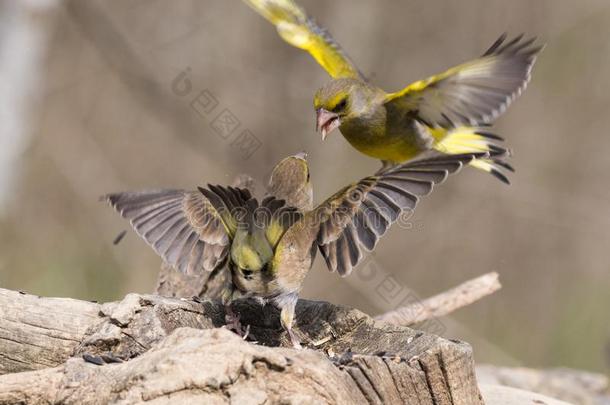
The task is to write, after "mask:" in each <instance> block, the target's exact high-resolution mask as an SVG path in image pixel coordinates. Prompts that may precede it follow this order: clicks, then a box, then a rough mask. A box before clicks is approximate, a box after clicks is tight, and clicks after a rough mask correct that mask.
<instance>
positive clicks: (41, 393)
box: [0, 290, 482, 404]
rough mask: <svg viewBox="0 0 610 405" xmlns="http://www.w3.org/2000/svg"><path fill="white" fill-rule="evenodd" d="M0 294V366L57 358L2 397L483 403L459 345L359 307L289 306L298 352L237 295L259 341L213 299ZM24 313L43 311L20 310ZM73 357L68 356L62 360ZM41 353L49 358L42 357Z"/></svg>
mask: <svg viewBox="0 0 610 405" xmlns="http://www.w3.org/2000/svg"><path fill="white" fill-rule="evenodd" d="M0 291H2V294H0V296H2V297H7V298H10V299H9V300H8V301H12V304H11V307H10V308H11V310H10V312H7V311H6V309H4V312H3V313H2V316H0V330H2V331H3V336H5V338H4V339H2V340H0V362H1V363H2V366H1V367H2V370H4V372H5V373H6V372H12V373H15V372H17V371H24V370H32V369H39V368H42V367H45V366H50V365H60V364H61V363H63V362H65V361H66V360H67V363H66V364H64V365H61V366H59V367H56V368H51V369H45V370H38V371H32V372H27V373H17V374H8V375H4V376H0V403H15V402H19V401H24V403H50V402H53V401H59V402H62V401H63V402H65V403H87V402H89V403H105V402H108V401H119V400H122V401H124V403H135V402H138V401H143V400H145V399H147V400H153V399H154V400H156V401H158V402H159V403H163V402H166V401H172V400H173V401H182V400H186V399H187V398H190V399H192V400H196V401H207V400H208V399H209V400H210V401H212V400H216V399H217V400H218V401H220V402H222V401H226V400H227V398H228V397H227V393H230V394H229V396H230V398H239V397H240V395H245V396H250V395H251V396H252V398H257V397H260V398H263V397H264V396H265V395H266V398H269V400H270V402H272V403H273V402H276V399H277V398H291V400H292V401H293V402H295V401H296V399H297V398H302V399H303V401H304V402H303V401H302V403H311V401H310V399H312V398H313V399H315V400H316V401H318V402H320V403H327V402H335V400H336V402H338V403H413V404H479V403H482V400H481V398H480V394H479V391H478V388H477V385H476V380H475V375H474V364H473V360H472V350H471V348H470V346H469V345H468V344H466V343H462V342H458V341H449V340H446V339H443V338H440V337H437V336H433V335H428V334H425V333H423V332H418V331H415V330H412V329H409V328H406V327H400V326H393V325H389V324H384V323H380V322H376V321H374V320H373V319H372V318H370V317H369V316H367V315H365V314H363V313H362V312H360V311H357V310H354V309H349V308H345V307H339V306H334V305H331V304H328V303H324V302H314V301H305V300H301V301H299V304H298V305H297V325H296V332H297V333H298V334H299V335H300V337H301V339H302V341H303V343H304V345H305V346H306V347H308V348H310V349H309V350H308V349H305V350H302V351H296V350H294V349H291V348H288V347H290V342H289V340H288V338H287V336H286V334H285V332H284V330H283V328H281V327H280V324H279V319H278V318H279V314H278V311H277V310H276V309H274V308H272V307H270V306H266V307H261V306H260V305H258V304H257V303H256V302H254V301H241V302H235V303H234V306H233V308H234V310H235V311H236V312H237V313H239V314H240V315H241V322H242V324H244V325H250V338H253V339H256V341H257V344H253V343H251V342H245V341H243V340H242V339H240V338H239V337H238V336H236V335H234V334H232V333H231V332H229V331H222V330H218V328H219V327H220V326H222V325H223V323H224V309H223V307H222V305H220V304H219V303H217V302H213V301H202V302H198V300H185V299H175V298H164V297H159V296H154V295H136V294H129V295H128V296H127V297H125V299H123V300H122V301H120V302H114V303H108V304H103V305H98V304H93V303H82V302H80V301H75V300H59V301H58V302H60V303H61V310H60V311H55V309H54V303H55V302H57V300H56V299H50V298H39V297H35V296H31V295H24V294H19V293H12V292H8V291H6V290H0ZM71 302H72V303H74V305H70V303H71ZM24 303H25V304H27V305H23V304H24ZM14 312H20V315H19V316H16V315H15V314H14ZM30 312H32V313H34V314H37V313H45V314H46V315H45V317H44V319H41V318H36V317H30V316H29V313H30ZM81 312H83V313H81ZM9 319H12V321H8V320H9ZM74 319H79V320H80V321H79V322H80V328H79V329H78V330H75V331H73V333H72V334H71V335H70V340H69V342H70V343H69V344H66V345H64V346H63V351H62V352H61V353H62V355H58V354H57V351H54V350H53V349H52V348H51V346H53V345H52V344H48V345H45V344H40V345H37V346H32V345H31V344H30V343H29V342H31V341H32V339H34V338H38V339H43V337H41V336H40V333H39V332H38V329H39V328H43V329H44V328H45V325H46V326H49V324H55V325H65V324H68V323H70V322H72V320H74ZM21 321H23V322H22V323H23V324H24V325H21ZM87 323H88V325H86V324H87ZM185 327H186V328H189V329H182V328H185ZM177 329H180V330H179V331H177V332H176V333H173V332H175V331H176V330H177ZM193 329H196V330H193ZM7 336H10V338H6V337H7ZM50 339H56V338H54V337H53V338H50ZM7 342H10V345H9V344H7ZM311 349H313V350H311ZM7 350H13V351H15V350H16V351H17V352H19V353H20V359H21V361H20V362H15V361H7V360H6V359H7V354H8V353H7ZM85 353H87V354H92V355H100V354H106V353H111V354H112V355H113V356H116V357H119V358H121V359H124V360H128V361H126V362H125V363H122V364H118V365H115V364H109V365H104V366H99V367H98V366H94V365H91V364H89V363H85V362H84V361H83V360H82V358H81V357H82V354H85ZM51 354H52V355H53V356H54V357H53V356H52V355H51ZM71 354H72V355H73V356H75V357H73V358H71V359H69V360H68V358H69V356H70V355H71ZM40 356H43V357H44V358H47V359H52V360H48V361H46V362H45V363H44V364H42V363H41V362H40V361H38V360H37V357H40ZM285 358H289V359H290V360H285ZM282 359H284V360H282ZM232 370H233V371H232ZM239 370H241V371H239ZM244 370H246V371H244ZM248 370H249V371H248ZM168 376H171V378H169V377H168ZM38 382H40V383H38ZM43 382H44V384H43ZM47 382H48V383H47ZM291 384H292V385H291ZM42 385H45V386H46V387H47V389H45V388H43V387H42ZM28 387H29V388H28ZM213 387H216V388H213ZM231 389H233V391H231ZM250 393H251V394H250ZM263 394H264V395H263ZM284 394H285V395H284ZM281 395H284V396H281ZM223 398H224V399H223ZM297 402H298V401H297ZM297 402H295V403H297ZM252 403H255V402H252ZM314 403H315V402H314Z"/></svg>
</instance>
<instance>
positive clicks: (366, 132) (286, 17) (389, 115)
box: [244, 0, 542, 183]
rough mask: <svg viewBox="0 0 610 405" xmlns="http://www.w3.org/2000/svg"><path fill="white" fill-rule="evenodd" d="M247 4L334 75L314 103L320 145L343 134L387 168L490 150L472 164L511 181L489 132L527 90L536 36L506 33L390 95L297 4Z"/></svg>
mask: <svg viewBox="0 0 610 405" xmlns="http://www.w3.org/2000/svg"><path fill="white" fill-rule="evenodd" d="M244 1H245V2H246V3H247V4H249V5H250V6H251V7H252V8H253V9H254V10H256V11H257V12H258V13H260V14H261V15H262V16H263V17H265V18H266V19H267V20H268V21H270V22H271V23H272V24H273V25H275V27H276V28H277V32H278V33H279V35H280V36H281V37H282V39H284V40H285V41H286V42H288V43H289V44H291V45H293V46H295V47H297V48H300V49H303V50H305V51H307V52H309V53H310V54H311V56H313V58H314V59H315V60H316V61H317V62H318V63H319V64H320V65H321V66H322V67H323V68H324V69H325V70H326V71H327V72H328V74H329V75H330V76H331V78H332V80H331V81H330V82H329V83H327V84H326V85H324V86H323V87H321V88H320V89H319V90H318V91H317V92H316V94H315V97H314V108H315V111H316V118H317V123H316V124H317V129H318V130H319V131H320V132H321V133H322V139H325V138H326V136H327V135H328V134H329V133H330V132H332V131H333V130H335V129H337V128H338V129H339V130H340V132H341V133H342V134H343V136H344V137H345V139H347V141H348V142H349V143H350V144H351V145H352V146H353V147H354V148H356V149H357V150H358V151H360V152H362V153H364V154H365V155H368V156H371V157H374V158H377V159H380V160H381V161H382V163H383V166H382V170H383V169H385V168H388V167H391V166H393V165H395V164H398V163H403V162H406V161H408V160H410V159H413V158H414V157H417V156H419V155H421V154H422V153H424V152H430V151H436V152H440V153H444V154H461V153H472V152H489V153H490V157H489V158H488V159H477V160H475V161H473V162H471V165H473V166H475V167H477V168H479V169H481V170H484V171H487V172H489V173H491V174H493V175H495V176H496V177H497V178H499V179H500V180H502V181H504V182H506V183H508V182H509V181H508V178H507V176H506V172H507V171H513V168H512V167H511V166H510V165H509V164H508V163H507V162H506V161H505V160H506V157H507V156H508V155H509V150H508V149H506V148H505V147H503V146H502V145H501V143H502V141H503V139H502V138H500V137H499V136H497V135H495V134H492V133H490V132H489V131H488V130H487V127H488V126H489V125H490V124H492V123H493V122H494V120H495V119H496V118H497V117H498V116H499V115H500V114H502V113H503V112H504V111H505V110H506V108H507V107H508V106H509V105H510V104H511V102H512V101H513V100H514V99H515V98H516V97H517V96H519V95H520V94H521V93H522V92H523V90H525V88H526V86H527V84H528V82H529V80H530V74H531V70H532V66H533V65H534V63H535V61H536V57H537V55H538V53H539V52H540V50H541V49H542V46H538V45H535V44H534V42H535V38H531V39H524V38H523V36H522V35H521V36H518V37H516V38H513V39H511V40H507V37H506V35H502V36H501V37H500V38H499V39H498V40H497V41H496V42H494V43H493V45H492V46H491V47H490V48H489V49H488V50H487V51H486V52H485V53H483V54H482V55H481V56H480V57H479V58H477V59H474V60H471V61H469V62H466V63H463V64H461V65H458V66H456V67H453V68H451V69H449V70H447V71H445V72H443V73H440V74H437V75H434V76H430V77H429V78H427V79H424V80H419V81H416V82H414V83H412V84H410V85H408V86H407V87H405V88H404V89H402V90H399V91H397V92H393V93H387V92H385V91H383V90H382V89H380V88H378V87H376V86H375V85H373V84H371V83H370V82H369V81H368V80H367V79H366V78H365V77H364V76H363V75H362V73H360V71H359V70H358V68H357V67H356V66H355V64H354V63H353V62H352V60H351V59H350V58H349V57H348V56H347V54H346V53H345V51H344V50H343V49H342V48H341V46H339V44H338V43H337V42H336V41H335V40H334V39H333V38H332V37H331V36H330V34H329V33H328V31H326V30H325V29H324V28H322V27H320V26H319V25H317V24H316V22H315V21H314V20H313V19H312V18H310V17H309V16H307V14H306V13H305V11H304V10H303V8H301V7H300V6H299V5H298V4H296V3H295V2H294V1H293V0H244Z"/></svg>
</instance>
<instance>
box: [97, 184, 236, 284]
mask: <svg viewBox="0 0 610 405" xmlns="http://www.w3.org/2000/svg"><path fill="white" fill-rule="evenodd" d="M104 198H105V200H106V201H108V202H109V203H110V205H111V206H112V207H113V208H114V209H115V210H116V211H117V212H118V213H119V214H120V215H121V216H122V217H124V218H125V219H128V220H129V221H130V223H131V225H132V227H133V228H134V230H135V231H136V233H137V234H138V235H139V236H140V237H142V238H143V239H144V240H145V241H146V242H147V243H148V244H149V245H150V246H151V247H152V248H153V249H154V250H155V252H156V253H157V254H158V255H159V256H161V257H162V258H163V260H164V261H165V262H166V263H168V264H169V265H171V266H173V267H174V268H176V269H177V270H179V271H181V272H183V273H186V274H201V272H202V270H203V271H205V272H211V271H213V270H214V269H215V268H216V267H218V266H219V265H221V264H222V263H223V262H224V259H225V258H226V255H227V252H228V247H229V243H230V235H229V233H228V231H227V229H225V226H224V225H223V222H222V220H221V218H220V215H219V214H218V212H217V211H216V209H215V208H214V207H213V206H212V205H211V204H210V202H209V200H208V199H207V198H206V197H205V196H204V195H203V194H201V193H200V192H198V191H184V190H151V191H143V192H128V193H116V194H109V195H107V196H105V197H104ZM232 198H233V199H235V197H232Z"/></svg>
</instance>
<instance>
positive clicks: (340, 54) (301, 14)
mask: <svg viewBox="0 0 610 405" xmlns="http://www.w3.org/2000/svg"><path fill="white" fill-rule="evenodd" d="M244 1H245V2H246V3H247V4H248V5H250V6H251V7H252V8H253V9H254V10H256V11H257V12H258V13H259V14H261V15H262V16H263V17H265V18H266V19H267V20H269V22H271V23H272V24H273V25H275V27H276V28H277V32H278V33H279V34H280V36H281V37H282V38H283V39H284V41H286V42H288V43H289V44H290V45H292V46H295V47H297V48H301V49H304V50H306V51H307V52H309V53H310V54H311V56H313V58H314V59H315V60H316V61H317V62H318V63H319V64H320V65H321V66H322V67H323V68H324V70H326V71H327V72H328V74H329V75H330V76H331V77H333V78H340V77H343V78H347V77H362V75H361V74H360V72H359V71H358V69H357V68H356V66H355V65H354V63H353V62H352V61H351V60H350V58H349V57H348V56H347V54H346V53H345V52H344V51H343V49H341V47H340V46H339V44H338V43H337V42H336V41H335V40H334V39H333V38H332V37H331V36H330V34H329V33H328V32H327V31H326V30H325V29H324V28H321V27H319V26H318V25H317V24H316V23H315V22H314V21H313V20H312V19H311V18H309V17H308V16H307V14H305V11H304V10H303V9H302V8H301V7H300V6H298V5H297V4H296V3H295V2H294V1H292V0H244Z"/></svg>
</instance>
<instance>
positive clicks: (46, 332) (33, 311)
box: [0, 288, 101, 374]
mask: <svg viewBox="0 0 610 405" xmlns="http://www.w3.org/2000/svg"><path fill="white" fill-rule="evenodd" d="M99 310H100V305H98V304H95V303H92V302H87V301H79V300H73V299H68V298H40V297H37V296H34V295H29V294H24V293H20V292H16V291H10V290H5V289H1V288H0V374H6V373H11V372H15V371H23V370H34V369H40V368H45V367H53V366H56V365H58V364H61V363H63V362H64V361H65V360H66V359H67V358H68V357H69V356H70V355H71V354H72V353H73V351H74V347H75V346H76V345H78V344H79V343H80V342H81V341H82V339H83V337H84V336H85V333H86V331H87V329H88V328H90V327H91V326H92V325H94V324H95V323H97V322H100V321H101V319H100V317H99V316H98V313H99Z"/></svg>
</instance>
